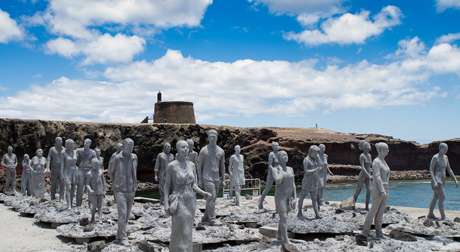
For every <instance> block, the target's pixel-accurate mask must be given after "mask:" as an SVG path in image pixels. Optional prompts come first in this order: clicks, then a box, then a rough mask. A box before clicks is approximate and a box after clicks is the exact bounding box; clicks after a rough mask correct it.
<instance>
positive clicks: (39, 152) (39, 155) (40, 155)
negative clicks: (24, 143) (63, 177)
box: [36, 149, 43, 157]
mask: <svg viewBox="0 0 460 252" xmlns="http://www.w3.org/2000/svg"><path fill="white" fill-rule="evenodd" d="M36 154H37V157H43V150H42V149H38V150H37V152H36Z"/></svg>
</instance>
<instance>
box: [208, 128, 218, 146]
mask: <svg viewBox="0 0 460 252" xmlns="http://www.w3.org/2000/svg"><path fill="white" fill-rule="evenodd" d="M206 133H207V134H208V142H209V143H210V144H217V135H218V133H217V130H215V129H210V130H208V131H207V132H206Z"/></svg>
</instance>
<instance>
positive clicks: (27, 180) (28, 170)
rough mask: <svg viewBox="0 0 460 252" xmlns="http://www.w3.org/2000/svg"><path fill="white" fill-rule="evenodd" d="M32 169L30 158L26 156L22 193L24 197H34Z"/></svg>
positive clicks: (23, 166) (22, 176)
mask: <svg viewBox="0 0 460 252" xmlns="http://www.w3.org/2000/svg"><path fill="white" fill-rule="evenodd" d="M31 177H32V167H30V157H29V155H28V154H24V159H23V160H22V175H21V193H22V195H24V196H30V195H32V183H31V182H32V181H31Z"/></svg>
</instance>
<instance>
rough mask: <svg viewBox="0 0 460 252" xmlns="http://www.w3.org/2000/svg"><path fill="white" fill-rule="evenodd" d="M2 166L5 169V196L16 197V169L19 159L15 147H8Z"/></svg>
mask: <svg viewBox="0 0 460 252" xmlns="http://www.w3.org/2000/svg"><path fill="white" fill-rule="evenodd" d="M1 164H2V166H3V167H4V168H5V189H4V191H5V194H8V195H14V194H15V193H16V167H17V166H18V159H17V157H16V154H14V153H13V146H11V145H10V146H8V152H7V153H6V154H5V155H3V157H2V162H1Z"/></svg>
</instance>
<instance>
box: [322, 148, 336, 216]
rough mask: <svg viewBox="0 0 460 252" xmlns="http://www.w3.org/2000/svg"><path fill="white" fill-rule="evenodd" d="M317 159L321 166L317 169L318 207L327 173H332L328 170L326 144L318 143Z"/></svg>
mask: <svg viewBox="0 0 460 252" xmlns="http://www.w3.org/2000/svg"><path fill="white" fill-rule="evenodd" d="M319 161H320V164H321V166H322V168H321V169H319V171H318V173H319V191H318V209H319V207H320V206H321V205H322V204H323V191H324V188H326V184H327V175H331V176H332V175H334V174H333V173H332V172H331V170H329V166H328V163H327V154H326V145H324V144H320V145H319Z"/></svg>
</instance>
